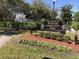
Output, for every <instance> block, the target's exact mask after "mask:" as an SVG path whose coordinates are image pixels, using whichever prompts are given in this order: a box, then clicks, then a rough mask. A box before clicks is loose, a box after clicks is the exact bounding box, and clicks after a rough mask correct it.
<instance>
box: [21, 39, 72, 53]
mask: <svg viewBox="0 0 79 59" xmlns="http://www.w3.org/2000/svg"><path fill="white" fill-rule="evenodd" d="M19 43H20V44H25V45H32V46H39V47H47V48H51V49H57V50H58V51H61V52H62V51H65V52H69V51H71V49H70V48H67V47H66V46H57V45H55V44H53V43H47V42H41V41H34V40H20V42H19Z"/></svg>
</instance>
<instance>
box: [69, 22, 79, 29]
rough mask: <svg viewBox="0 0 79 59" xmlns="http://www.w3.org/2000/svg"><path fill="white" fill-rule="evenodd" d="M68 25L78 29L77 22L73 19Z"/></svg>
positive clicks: (78, 24)
mask: <svg viewBox="0 0 79 59" xmlns="http://www.w3.org/2000/svg"><path fill="white" fill-rule="evenodd" d="M70 27H72V28H74V29H75V30H78V29H79V23H78V22H75V21H73V22H72V23H71V24H70Z"/></svg>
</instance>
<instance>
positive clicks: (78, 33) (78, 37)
mask: <svg viewBox="0 0 79 59" xmlns="http://www.w3.org/2000/svg"><path fill="white" fill-rule="evenodd" d="M77 40H79V30H78V31H77Z"/></svg>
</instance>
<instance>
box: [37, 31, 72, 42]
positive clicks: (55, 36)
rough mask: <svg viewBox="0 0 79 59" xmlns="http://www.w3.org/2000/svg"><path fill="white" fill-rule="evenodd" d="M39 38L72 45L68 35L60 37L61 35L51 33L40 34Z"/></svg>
mask: <svg viewBox="0 0 79 59" xmlns="http://www.w3.org/2000/svg"><path fill="white" fill-rule="evenodd" d="M38 36H40V37H43V38H47V39H53V40H58V41H63V42H67V43H71V39H70V37H69V36H68V35H60V34H55V33H53V34H51V33H44V32H43V33H40V34H39V35H38Z"/></svg>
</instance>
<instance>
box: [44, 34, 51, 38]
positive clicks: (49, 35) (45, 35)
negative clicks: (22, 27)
mask: <svg viewBox="0 0 79 59" xmlns="http://www.w3.org/2000/svg"><path fill="white" fill-rule="evenodd" d="M43 37H44V38H47V39H51V34H50V33H44V35H43Z"/></svg>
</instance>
